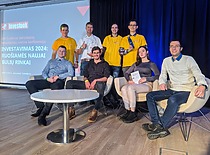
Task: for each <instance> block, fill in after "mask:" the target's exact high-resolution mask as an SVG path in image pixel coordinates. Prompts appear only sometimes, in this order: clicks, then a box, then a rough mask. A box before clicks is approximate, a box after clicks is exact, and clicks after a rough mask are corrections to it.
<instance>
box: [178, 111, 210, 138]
mask: <svg viewBox="0 0 210 155" xmlns="http://www.w3.org/2000/svg"><path fill="white" fill-rule="evenodd" d="M199 112H200V113H201V115H202V116H203V117H204V118H205V120H206V121H207V122H208V123H209V122H210V120H209V119H208V118H207V117H206V116H205V115H204V113H203V112H202V111H201V110H199ZM187 122H189V127H187ZM192 123H193V124H195V125H196V126H198V127H200V128H202V129H203V130H206V131H207V132H210V130H209V129H207V128H205V127H203V126H201V125H199V124H198V123H196V122H193V121H192V117H191V118H190V119H187V117H186V115H185V113H183V115H182V116H181V119H180V120H179V125H180V129H181V131H182V134H183V136H184V139H185V141H188V138H189V134H190V128H191V124H192ZM187 128H188V129H187Z"/></svg>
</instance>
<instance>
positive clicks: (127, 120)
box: [122, 111, 138, 123]
mask: <svg viewBox="0 0 210 155" xmlns="http://www.w3.org/2000/svg"><path fill="white" fill-rule="evenodd" d="M122 120H123V122H124V123H133V122H135V121H137V120H138V117H137V115H136V113H135V112H132V111H131V112H130V113H129V115H128V117H126V118H125V119H122Z"/></svg>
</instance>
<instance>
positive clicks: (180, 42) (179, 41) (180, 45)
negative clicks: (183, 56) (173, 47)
mask: <svg viewBox="0 0 210 155" xmlns="http://www.w3.org/2000/svg"><path fill="white" fill-rule="evenodd" d="M172 41H178V42H179V44H180V47H182V44H181V41H179V39H172V40H171V41H170V43H169V45H170V44H171V42H172Z"/></svg>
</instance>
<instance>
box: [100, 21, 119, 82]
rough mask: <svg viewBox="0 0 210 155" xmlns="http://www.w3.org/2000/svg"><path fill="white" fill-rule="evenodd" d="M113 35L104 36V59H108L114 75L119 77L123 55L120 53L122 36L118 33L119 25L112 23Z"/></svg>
mask: <svg viewBox="0 0 210 155" xmlns="http://www.w3.org/2000/svg"><path fill="white" fill-rule="evenodd" d="M111 32H112V34H111V35H108V36H106V37H105V38H104V41H103V48H104V51H105V53H104V60H105V61H107V62H108V63H109V65H110V67H111V72H112V76H113V77H114V78H115V77H118V76H119V72H120V61H121V56H120V54H119V48H120V42H121V40H122V37H121V36H120V35H118V34H117V32H118V25H117V24H112V26H111Z"/></svg>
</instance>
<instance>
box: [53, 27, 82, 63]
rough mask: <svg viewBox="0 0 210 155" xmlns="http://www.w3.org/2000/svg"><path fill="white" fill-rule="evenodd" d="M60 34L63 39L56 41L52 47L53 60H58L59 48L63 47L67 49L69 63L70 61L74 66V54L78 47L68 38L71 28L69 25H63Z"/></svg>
mask: <svg viewBox="0 0 210 155" xmlns="http://www.w3.org/2000/svg"><path fill="white" fill-rule="evenodd" d="M60 32H61V37H60V38H58V39H57V40H55V41H54V43H53V45H52V50H53V53H52V59H55V58H56V54H57V52H56V51H57V50H58V47H59V46H61V45H63V46H65V47H66V57H65V59H67V60H68V61H70V62H71V63H72V64H74V53H75V49H76V47H77V44H76V41H75V40H74V39H73V38H71V37H69V36H68V33H69V26H68V25H67V24H62V25H61V26H60ZM75 63H78V60H76V61H75Z"/></svg>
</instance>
